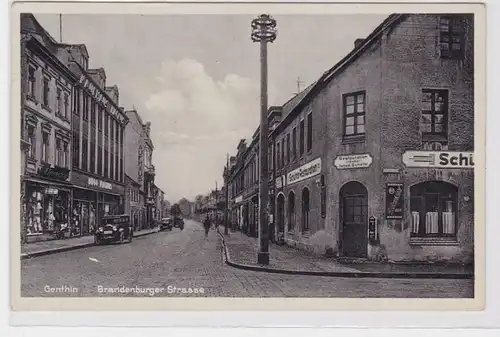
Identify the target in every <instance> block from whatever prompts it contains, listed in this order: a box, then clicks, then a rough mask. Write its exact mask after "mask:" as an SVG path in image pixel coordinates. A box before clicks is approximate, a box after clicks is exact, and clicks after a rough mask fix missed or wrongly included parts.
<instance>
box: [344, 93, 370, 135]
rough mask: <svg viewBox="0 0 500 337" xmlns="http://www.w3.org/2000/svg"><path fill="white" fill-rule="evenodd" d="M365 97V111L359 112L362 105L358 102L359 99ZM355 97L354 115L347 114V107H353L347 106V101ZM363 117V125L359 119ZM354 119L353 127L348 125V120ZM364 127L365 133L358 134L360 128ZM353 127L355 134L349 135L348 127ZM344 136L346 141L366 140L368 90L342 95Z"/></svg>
mask: <svg viewBox="0 0 500 337" xmlns="http://www.w3.org/2000/svg"><path fill="white" fill-rule="evenodd" d="M360 96H362V97H363V102H361V103H362V104H363V111H362V112H359V111H358V105H359V104H361V103H360V101H359V100H358V97H360ZM350 97H353V98H354V101H353V104H352V106H353V107H354V111H353V112H352V113H347V107H348V106H351V104H347V100H348V99H349V98H350ZM359 117H363V123H362V124H361V123H359V122H358V118H359ZM348 118H353V121H354V122H353V123H354V124H352V125H347V119H348ZM360 125H363V132H358V127H359V126H360ZM350 126H352V127H353V133H352V134H347V127H350ZM342 136H343V138H344V139H351V138H365V137H366V90H360V91H355V92H349V93H346V94H343V95H342Z"/></svg>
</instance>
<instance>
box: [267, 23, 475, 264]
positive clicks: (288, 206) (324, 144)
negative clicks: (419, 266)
mask: <svg viewBox="0 0 500 337" xmlns="http://www.w3.org/2000/svg"><path fill="white" fill-rule="evenodd" d="M473 26H474V22H473V16H472V15H439V14H429V15H417V14H415V15H413V14H410V15H391V16H389V17H388V18H387V19H386V20H385V21H384V22H383V23H382V24H381V25H380V26H378V27H377V28H376V29H375V30H374V31H373V32H372V33H371V34H370V35H369V36H368V37H366V38H365V39H357V40H356V42H355V45H354V48H353V50H352V51H351V52H350V53H349V54H348V55H347V56H346V57H345V58H343V59H342V60H341V61H340V62H338V63H337V64H336V65H335V66H334V67H333V68H331V69H330V70H328V71H327V72H325V73H324V74H323V75H322V76H321V77H320V79H319V80H318V81H317V82H315V83H314V84H313V85H311V87H309V88H307V89H306V90H304V92H303V93H302V94H301V95H302V97H299V100H300V102H299V103H297V105H296V106H295V107H292V109H291V112H290V113H289V116H291V117H288V116H286V112H285V111H284V117H283V122H282V123H281V124H283V125H282V126H278V130H277V131H276V132H277V133H279V134H277V135H276V136H275V139H276V142H275V147H276V167H277V171H276V176H277V177H279V176H284V177H286V178H283V179H279V178H278V179H279V181H278V180H277V181H276V183H277V186H276V190H277V191H278V187H281V190H282V194H280V193H278V196H277V202H276V215H277V217H278V218H281V219H282V221H283V222H284V224H283V225H284V226H286V230H285V237H286V242H287V243H288V244H291V245H295V246H300V247H303V248H304V249H309V250H313V251H316V252H318V253H331V254H335V255H337V256H339V257H344V258H354V259H357V258H361V259H371V260H387V259H389V260H394V261H404V260H408V261H429V260H443V261H457V262H469V261H472V259H473V248H474V243H473V238H474V162H473V151H474V98H473V92H474V82H473V75H474V69H473V64H474V61H473V55H474V51H473ZM285 108H286V105H285V106H284V110H286V109H285ZM309 115H311V116H312V117H309ZM309 118H311V119H312V123H309ZM302 123H304V126H303V125H302ZM309 124H310V125H309ZM295 128H297V131H295V133H296V135H297V136H295V137H297V138H298V144H297V143H295V141H294V129H295ZM302 130H304V131H302ZM311 130H312V133H311V132H310V131H311ZM289 134H290V139H291V140H290V143H291V144H292V145H291V146H290V147H289V146H288V135H289ZM302 134H304V136H301V135H302ZM311 137H312V140H311V142H312V146H310V147H309V145H308V142H309V138H311ZM302 139H304V140H302ZM303 142H304V143H305V145H302V143H303ZM293 144H296V146H298V147H299V148H298V150H297V151H298V152H296V151H294V150H293V146H294V145H293ZM303 146H304V150H303V152H302V147H303ZM283 148H284V149H285V150H284V151H283ZM289 149H290V150H289ZM289 151H290V153H291V154H290V157H288V154H289ZM283 152H284V153H283ZM294 156H296V157H295V158H296V159H294ZM290 163H291V164H290ZM280 185H281V186H280ZM280 212H283V213H284V215H281V213H280ZM283 225H282V226H283Z"/></svg>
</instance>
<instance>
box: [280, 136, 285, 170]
mask: <svg viewBox="0 0 500 337" xmlns="http://www.w3.org/2000/svg"><path fill="white" fill-rule="evenodd" d="M285 151H286V148H285V137H283V138H282V139H281V167H285V165H286V162H285Z"/></svg>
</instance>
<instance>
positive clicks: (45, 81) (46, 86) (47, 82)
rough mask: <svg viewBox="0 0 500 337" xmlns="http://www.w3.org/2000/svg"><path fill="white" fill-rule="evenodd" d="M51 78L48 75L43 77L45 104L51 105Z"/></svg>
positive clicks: (46, 105)
mask: <svg viewBox="0 0 500 337" xmlns="http://www.w3.org/2000/svg"><path fill="white" fill-rule="evenodd" d="M49 85H50V79H49V78H47V77H44V78H43V105H44V106H45V107H46V108H48V107H49V93H50V87H49Z"/></svg>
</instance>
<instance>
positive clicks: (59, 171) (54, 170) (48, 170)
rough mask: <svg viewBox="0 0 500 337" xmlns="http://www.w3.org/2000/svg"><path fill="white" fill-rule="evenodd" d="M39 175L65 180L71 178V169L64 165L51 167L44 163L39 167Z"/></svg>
mask: <svg viewBox="0 0 500 337" xmlns="http://www.w3.org/2000/svg"><path fill="white" fill-rule="evenodd" d="M38 175H40V176H42V177H46V178H50V179H56V180H63V181H64V180H67V179H68V178H69V170H68V169H67V168H64V167H57V166H56V167H51V166H50V165H44V166H42V167H40V168H39V169H38Z"/></svg>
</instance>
